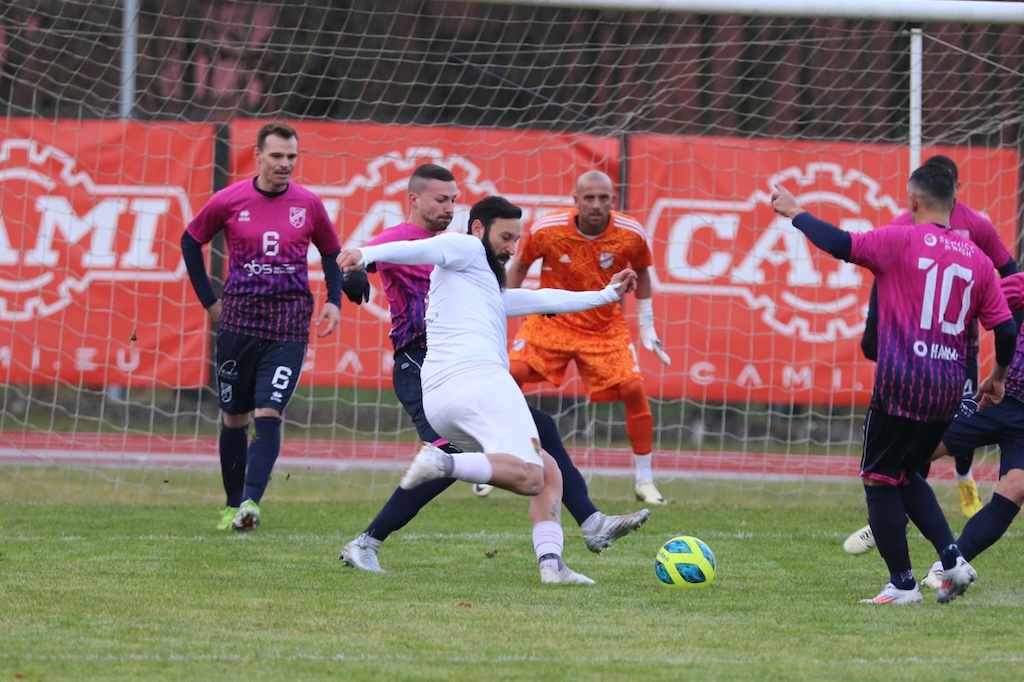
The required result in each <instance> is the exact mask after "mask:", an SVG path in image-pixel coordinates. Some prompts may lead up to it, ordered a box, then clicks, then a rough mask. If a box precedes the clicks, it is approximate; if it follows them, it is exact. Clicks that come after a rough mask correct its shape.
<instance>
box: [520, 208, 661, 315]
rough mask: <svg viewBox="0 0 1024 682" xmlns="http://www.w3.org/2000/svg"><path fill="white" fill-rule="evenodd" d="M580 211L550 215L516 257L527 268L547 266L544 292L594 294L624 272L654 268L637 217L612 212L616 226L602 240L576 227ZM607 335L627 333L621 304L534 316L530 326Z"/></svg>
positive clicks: (526, 236) (535, 226) (529, 232)
mask: <svg viewBox="0 0 1024 682" xmlns="http://www.w3.org/2000/svg"><path fill="white" fill-rule="evenodd" d="M578 213H579V211H578V210H577V209H575V208H573V209H566V210H564V211H557V212H555V213H551V214H548V215H546V216H544V217H542V218H540V219H539V220H537V221H536V222H535V223H533V225H531V226H530V227H529V229H527V230H526V231H525V232H524V234H523V237H522V239H520V241H519V248H518V250H517V252H516V258H517V259H519V261H520V262H522V263H533V261H535V260H537V259H538V258H540V259H542V261H541V272H540V286H541V287H542V288H552V289H566V290H568V291H588V290H594V289H602V288H604V287H605V286H607V285H608V283H609V282H610V281H611V279H612V277H613V276H614V275H615V274H616V273H617V272H619V271H620V270H622V269H624V268H627V267H632V268H646V267H650V266H651V264H652V263H653V257H652V256H651V249H650V247H648V246H647V236H646V234H645V233H644V228H643V226H642V225H641V224H640V222H639V221H637V220H636V219H635V218H633V217H632V216H628V215H626V214H625V213H619V212H617V211H612V217H611V224H610V225H609V226H608V228H607V229H606V230H605V231H604V233H603V234H601V236H599V237H593V238H588V237H585V236H584V235H582V234H581V233H580V232H579V230H578V229H577V228H576V216H577V214H578ZM538 323H539V326H541V327H546V328H548V329H552V328H555V329H558V328H561V329H563V330H566V331H569V332H572V331H577V332H579V331H582V332H590V333H601V334H607V333H609V332H615V331H618V332H622V331H624V330H625V329H626V324H625V316H624V315H623V313H622V305H621V304H620V303H609V304H607V305H603V306H601V307H599V308H594V309H592V310H585V311H583V312H578V313H566V314H561V315H556V316H555V317H553V318H544V317H536V316H535V317H532V318H530V319H529V320H528V321H527V323H526V327H524V331H526V329H527V328H531V329H532V330H533V331H537V327H538Z"/></svg>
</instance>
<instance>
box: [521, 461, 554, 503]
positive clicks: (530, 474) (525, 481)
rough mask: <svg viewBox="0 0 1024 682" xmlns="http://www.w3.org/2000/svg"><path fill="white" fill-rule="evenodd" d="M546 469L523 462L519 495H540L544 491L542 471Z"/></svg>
mask: <svg viewBox="0 0 1024 682" xmlns="http://www.w3.org/2000/svg"><path fill="white" fill-rule="evenodd" d="M546 468H547V467H539V466H537V465H536V464H526V463H525V462H524V463H523V476H522V486H521V490H520V491H519V492H520V494H522V495H529V496H530V497H535V496H537V495H540V494H541V493H542V492H543V491H544V481H545V476H544V470H545V469H546ZM556 468H557V467H556Z"/></svg>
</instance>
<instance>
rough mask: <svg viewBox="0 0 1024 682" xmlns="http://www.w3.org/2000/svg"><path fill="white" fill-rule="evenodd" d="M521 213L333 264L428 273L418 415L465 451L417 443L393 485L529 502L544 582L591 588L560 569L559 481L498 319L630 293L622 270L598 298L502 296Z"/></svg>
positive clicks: (480, 215) (475, 211)
mask: <svg viewBox="0 0 1024 682" xmlns="http://www.w3.org/2000/svg"><path fill="white" fill-rule="evenodd" d="M521 218H522V210H521V209H519V208H518V207H516V206H514V205H513V204H511V203H510V202H509V201H508V200H507V199H504V198H503V197H497V196H491V197H487V198H485V199H482V200H481V201H479V202H477V203H476V204H474V206H473V208H472V209H471V210H470V214H469V232H470V234H468V235H467V234H454V233H446V234H442V235H439V236H437V237H434V238H432V239H422V240H417V241H396V242H389V243H386V244H379V245H377V246H367V247H363V248H362V249H346V250H344V251H342V252H341V254H340V255H339V256H338V265H339V266H340V268H341V270H342V271H343V272H350V271H353V270H356V269H358V268H361V267H364V266H365V265H366V264H368V263H373V262H379V261H384V262H389V263H401V264H407V265H412V264H432V265H434V266H435V267H434V270H433V272H432V273H431V276H430V291H429V293H428V297H427V313H426V321H427V355H426V359H425V361H424V363H423V370H422V380H423V407H424V411H425V413H426V416H427V419H428V421H429V422H430V424H431V426H433V427H434V429H435V430H436V431H437V432H438V433H439V434H440V435H442V436H444V437H445V438H447V439H448V440H449V441H451V442H452V443H453V444H455V445H456V446H458V447H459V448H461V449H462V450H463V452H460V453H455V454H448V453H446V452H443V451H442V450H439V449H438V448H436V447H434V446H433V445H431V444H429V443H424V445H423V447H422V448H421V449H420V451H419V452H418V453H417V455H416V458H415V459H414V460H413V462H412V464H410V466H409V468H408V470H406V472H405V475H404V476H403V477H402V480H401V483H400V484H399V485H400V486H401V487H402V488H405V489H410V488H414V487H416V486H418V485H420V484H421V483H425V482H426V481H430V480H433V479H436V478H442V477H451V478H457V479H459V480H463V481H467V482H470V483H488V484H490V485H493V486H496V487H499V488H502V489H504V490H508V491H510V492H514V493H517V494H519V495H526V496H530V497H532V499H531V501H530V522H531V524H532V526H533V545H534V550H535V551H536V555H537V560H538V562H539V565H540V577H541V582H543V583H562V584H592V583H593V582H594V581H593V580H591V579H590V578H588V577H586V576H584V575H581V574H579V573H577V572H575V571H573V570H572V569H570V568H569V567H568V566H566V565H565V563H564V561H563V560H562V550H563V546H564V536H563V533H562V526H561V497H562V476H561V473H560V472H559V470H558V466H557V464H556V463H555V461H554V460H553V459H552V458H551V456H550V455H548V454H547V453H546V452H544V451H542V450H541V448H540V440H539V438H538V436H537V427H536V425H535V424H534V422H533V418H532V417H531V415H530V410H529V407H528V406H527V403H526V398H525V397H524V396H523V393H522V390H520V388H519V386H518V385H517V384H516V382H515V380H514V379H512V375H511V374H509V370H508V366H509V361H508V329H507V327H508V325H507V321H506V318H508V317H514V316H521V315H531V314H538V313H555V314H557V313H568V312H576V311H579V310H588V309H590V308H594V307H597V306H600V305H605V304H607V303H613V302H615V301H618V300H619V299H620V298H621V297H622V296H623V295H625V294H627V293H630V292H632V291H633V289H634V288H635V286H636V273H635V272H634V271H633V270H630V269H626V270H623V271H622V272H620V273H618V274H617V275H616V276H615V277H614V278H613V279H612V281H611V283H610V284H609V285H608V286H607V287H605V288H604V289H602V290H600V291H583V292H575V291H561V290H554V289H537V290H530V289H506V288H505V263H507V262H508V260H509V258H511V257H512V254H513V253H514V251H515V245H516V242H517V241H518V239H519V237H520V235H521V234H522V223H521Z"/></svg>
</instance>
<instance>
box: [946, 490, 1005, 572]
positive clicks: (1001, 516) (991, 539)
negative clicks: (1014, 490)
mask: <svg viewBox="0 0 1024 682" xmlns="http://www.w3.org/2000/svg"><path fill="white" fill-rule="evenodd" d="M1018 512H1020V507H1018V506H1017V505H1016V504H1014V503H1013V502H1011V501H1010V500H1009V499H1007V498H1005V497H1003V496H1002V495H1000V494H998V493H993V494H992V500H991V501H990V502H989V503H988V504H986V505H985V506H984V507H982V508H981V511H979V512H978V513H977V514H975V515H974V516H972V517H971V518H970V520H969V521H968V522H967V525H966V526H964V531H963V532H962V533H960V538H959V539H958V540H957V541H956V544H957V546H958V547H959V548H960V551H961V552H962V553H963V555H964V558H965V559H967V560H968V561H971V560H973V559H974V557H976V556H978V555H979V554H981V553H982V552H984V551H985V550H986V549H988V548H989V547H991V546H992V545H993V544H995V542H996V540H998V539H999V538H1001V537H1002V536H1003V533H1005V532H1006V530H1007V529H1008V528H1009V527H1010V524H1011V523H1013V520H1014V518H1016V516H1017V513H1018Z"/></svg>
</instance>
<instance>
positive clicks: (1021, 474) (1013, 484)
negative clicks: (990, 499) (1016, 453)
mask: <svg viewBox="0 0 1024 682" xmlns="http://www.w3.org/2000/svg"><path fill="white" fill-rule="evenodd" d="M995 492H997V493H999V494H1000V495H1002V496H1003V497H1005V498H1006V499H1008V500H1010V501H1011V502H1013V503H1014V504H1015V505H1017V506H1018V507H1020V506H1022V505H1024V469H1010V470H1009V471H1007V472H1006V475H1005V476H1003V477H1002V478H1000V479H999V483H997V484H996V490H995Z"/></svg>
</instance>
